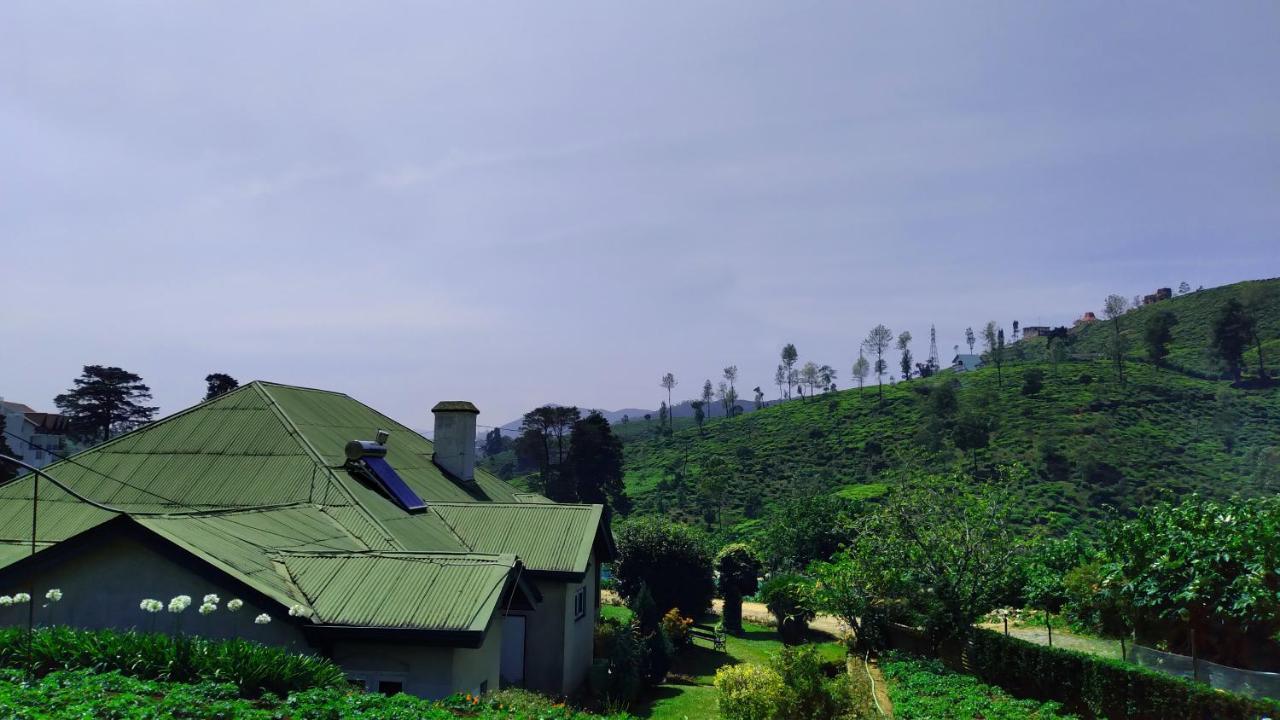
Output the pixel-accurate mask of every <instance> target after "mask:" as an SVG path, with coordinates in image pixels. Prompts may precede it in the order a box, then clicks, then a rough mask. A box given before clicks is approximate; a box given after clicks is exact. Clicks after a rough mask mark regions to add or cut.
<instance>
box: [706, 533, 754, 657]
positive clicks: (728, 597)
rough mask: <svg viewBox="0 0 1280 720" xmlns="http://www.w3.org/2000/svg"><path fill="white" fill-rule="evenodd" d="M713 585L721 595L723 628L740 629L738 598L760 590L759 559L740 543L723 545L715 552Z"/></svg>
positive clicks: (729, 629)
mask: <svg viewBox="0 0 1280 720" xmlns="http://www.w3.org/2000/svg"><path fill="white" fill-rule="evenodd" d="M716 572H717V573H718V577H717V583H716V584H717V586H718V587H719V590H720V597H722V598H724V612H723V622H724V627H725V630H727V631H728V632H731V633H734V634H740V633H741V632H742V598H743V596H749V595H753V594H755V592H756V591H757V590H759V589H760V586H759V580H758V576H759V574H760V560H759V559H758V558H757V557H756V556H755V553H753V552H752V551H751V548H749V547H747V546H746V545H744V544H742V543H733V544H730V545H725V546H724V547H723V548H721V549H720V552H719V553H718V554H717V555H716Z"/></svg>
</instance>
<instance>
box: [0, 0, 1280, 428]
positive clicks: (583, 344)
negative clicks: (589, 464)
mask: <svg viewBox="0 0 1280 720" xmlns="http://www.w3.org/2000/svg"><path fill="white" fill-rule="evenodd" d="M1277 28H1280V4H1276V3H1273V2H1225V3H1168V2H1159V3H1155V2H1151V3H1143V2H1133V3H1113V2H1096V3H1095V2H1062V3H1018V2H999V3H995V2H971V3H938V4H922V3H912V2H884V3H875V2H859V3H838V2H826V3H809V2H786V3H781V2H779V3H758V2H742V1H741V0H735V1H731V2H687V1H686V0H680V1H678V2H645V3H615V2H598V1H597V0H591V1H589V2H545V3H542V2H540V3H516V2H509V3H496V2H466V3H457V2H455V3H427V2H379V1H368V2H361V3H355V4H353V3H346V2H343V3H337V2H314V1H308V2H275V3H260V2H228V1H223V0H219V1H218V2H183V3H173V2H167V1H157V2H101V3H73V2H52V1H50V0H34V1H31V2H23V1H21V0H15V1H13V2H5V3H3V4H0V37H3V40H0V149H2V156H0V271H2V272H0V277H2V278H3V296H4V301H3V302H2V303H0V325H2V326H3V328H4V334H3V336H2V340H0V395H3V396H4V397H5V398H6V399H9V400H16V401H22V402H26V403H27V404H29V405H33V406H35V407H37V408H38V409H52V399H53V396H54V395H56V394H57V393H59V392H62V391H64V390H65V389H66V388H68V387H69V386H70V384H71V380H72V379H73V378H74V377H75V376H76V375H77V374H79V371H80V368H81V366H83V365H86V364H104V365H117V366H120V367H124V368H126V369H128V370H131V371H134V372H136V373H138V374H140V375H141V376H143V378H144V379H145V380H146V381H147V382H148V384H149V385H150V386H151V388H152V390H153V392H154V396H155V404H157V405H159V406H160V408H161V412H162V413H165V414H167V413H170V412H174V411H177V410H180V409H182V408H184V407H186V406H188V405H190V404H193V403H195V402H197V401H198V400H200V399H201V397H202V396H203V392H204V383H203V378H204V376H205V375H206V374H208V373H210V372H227V373H230V374H231V375H233V376H235V377H236V378H238V379H239V380H241V381H248V380H253V379H263V380H272V381H277V382H285V383H291V384H297V385H305V386H311V387H322V388H327V389H333V390H339V391H342V392H346V393H348V394H350V395H352V396H354V397H356V398H358V399H360V400H362V401H364V402H366V403H368V404H370V405H373V406H375V407H377V408H379V409H381V410H383V411H384V412H385V413H387V414H388V415H391V416H392V417H395V418H396V419H398V420H400V421H402V422H404V423H406V424H408V425H410V426H413V427H420V428H430V426H431V416H430V408H431V406H432V405H433V404H435V402H436V401H438V400H442V399H465V400H471V401H472V402H474V403H476V405H477V406H479V408H480V410H481V413H482V414H481V416H480V418H479V422H480V423H481V424H493V425H497V424H500V423H502V422H506V421H509V420H512V419H514V418H516V417H518V416H519V415H520V414H521V413H523V412H524V411H526V410H528V409H530V408H532V407H534V406H536V405H539V404H543V403H547V402H558V403H564V404H577V405H581V406H584V407H599V408H607V409H613V408H619V407H649V408H652V407H655V406H656V405H657V404H658V402H659V401H660V400H661V399H665V391H663V390H662V389H661V388H660V387H659V386H658V382H659V379H660V377H661V375H662V374H664V373H666V372H673V373H675V375H676V377H677V379H678V380H679V382H680V385H679V386H678V387H677V388H676V395H677V396H678V397H691V396H693V395H695V394H697V392H698V390H699V388H700V386H701V383H702V380H703V379H705V378H712V379H718V377H719V375H720V372H721V369H722V368H723V367H725V366H727V365H731V364H736V365H737V366H738V368H739V370H740V380H739V385H740V386H741V387H743V388H750V387H752V386H754V385H756V384H761V385H762V386H764V387H765V388H766V389H767V390H768V391H769V392H768V395H767V396H768V397H773V396H775V395H776V389H775V388H772V387H771V386H770V383H772V378H773V371H774V367H775V366H776V364H777V362H778V353H779V350H780V349H781V347H782V345H783V344H784V343H787V342H793V343H795V344H796V346H797V347H798V349H799V353H800V359H801V362H802V363H803V362H804V361H806V360H813V361H815V362H817V363H819V364H823V363H826V364H830V365H832V366H834V367H836V368H837V370H838V371H839V373H840V374H839V380H838V382H839V384H840V386H841V387H844V386H847V385H848V384H849V367H850V365H851V364H852V361H853V360H854V359H855V358H856V357H857V353H858V346H859V343H860V341H861V340H862V338H864V337H865V336H866V334H867V331H868V330H869V329H870V328H871V327H873V326H874V325H876V324H878V323H883V324H885V325H887V326H888V327H890V328H891V329H892V330H893V331H894V333H895V334H896V333H898V332H900V331H902V330H909V331H910V332H911V333H912V334H913V336H914V338H915V341H914V343H913V350H914V351H915V354H916V355H917V356H923V355H926V354H927V352H928V333H929V327H930V325H931V324H933V325H936V327H937V331H938V344H939V346H940V349H941V351H942V354H943V355H945V356H947V357H949V356H950V354H951V349H952V347H953V345H956V344H959V343H962V342H963V340H962V336H963V332H964V328H965V327H966V326H973V327H974V328H975V330H977V329H979V328H980V327H981V326H982V324H984V323H985V322H986V321H988V320H997V321H999V322H1000V323H1001V324H1004V325H1006V326H1007V325H1008V324H1010V323H1011V322H1012V321H1014V320H1019V321H1021V323H1022V324H1024V325H1031V324H1065V323H1069V322H1070V321H1071V320H1072V319H1073V318H1075V317H1078V316H1079V315H1080V314H1081V313H1082V312H1083V311H1085V310H1095V311H1096V310H1100V306H1101V305H1102V300H1103V298H1104V297H1105V296H1106V295H1107V294H1109V293H1120V294H1122V295H1125V296H1127V297H1131V296H1133V295H1135V294H1145V293H1150V292H1152V291H1153V290H1154V289H1155V288H1156V287H1160V286H1172V287H1177V285H1178V283H1180V282H1182V281H1186V282H1189V283H1190V284H1191V285H1192V286H1193V287H1195V286H1199V285H1203V286H1205V287H1212V286H1214V285H1220V284H1224V283H1229V282H1235V281H1238V280H1244V279H1252V278H1261V277H1274V276H1277V275H1280V229H1278V228H1280V82H1277V80H1276V78H1277V77H1280V33H1277ZM744 394H749V393H744Z"/></svg>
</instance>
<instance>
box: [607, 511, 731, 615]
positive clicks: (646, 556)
mask: <svg viewBox="0 0 1280 720" xmlns="http://www.w3.org/2000/svg"><path fill="white" fill-rule="evenodd" d="M617 539H618V558H617V560H615V561H614V563H613V573H614V577H615V578H617V583H618V591H619V592H620V593H621V594H622V596H623V597H625V598H628V599H631V598H634V597H635V596H636V595H637V594H638V593H639V592H640V588H641V586H645V587H648V588H649V592H650V593H652V595H653V600H654V603H655V604H656V605H657V606H658V607H659V608H661V609H662V610H661V611H665V610H666V609H669V608H673V607H675V608H680V614H681V615H684V616H686V617H692V618H697V617H702V615H703V614H704V613H705V612H706V611H707V609H708V608H709V607H711V596H712V595H713V594H714V585H713V582H712V577H711V552H710V550H709V549H708V546H707V540H706V537H705V536H704V535H703V534H702V533H701V532H700V531H698V530H696V529H695V528H691V527H688V526H686V525H681V524H678V523H673V522H670V521H667V520H662V519H659V518H641V519H638V520H633V521H631V522H628V523H626V524H625V525H623V526H622V527H621V528H620V529H619V530H618V532H617Z"/></svg>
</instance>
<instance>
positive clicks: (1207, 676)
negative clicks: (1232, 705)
mask: <svg viewBox="0 0 1280 720" xmlns="http://www.w3.org/2000/svg"><path fill="white" fill-rule="evenodd" d="M1125 659H1126V660H1128V661H1129V662H1131V663H1134V664H1135V665H1140V666H1142V667H1144V668H1147V669H1149V670H1158V671H1159V672H1162V673H1166V674H1168V675H1176V676H1178V677H1184V678H1187V679H1189V680H1199V681H1200V682H1205V683H1208V684H1209V685H1211V686H1213V687H1215V688H1217V689H1219V690H1227V691H1229V692H1233V693H1238V694H1240V695H1246V696H1248V697H1253V698H1280V673H1272V672H1262V671H1261V670H1241V669H1240V668H1233V667H1227V666H1226V665H1219V664H1217V663H1212V662H1209V661H1207V660H1199V659H1196V658H1192V657H1188V656H1186V655H1177V654H1175V653H1167V652H1161V651H1159V650H1153V649H1152V648H1149V647H1143V646H1141V645H1134V646H1132V647H1131V648H1130V649H1129V653H1128V656H1127V657H1126V658H1125Z"/></svg>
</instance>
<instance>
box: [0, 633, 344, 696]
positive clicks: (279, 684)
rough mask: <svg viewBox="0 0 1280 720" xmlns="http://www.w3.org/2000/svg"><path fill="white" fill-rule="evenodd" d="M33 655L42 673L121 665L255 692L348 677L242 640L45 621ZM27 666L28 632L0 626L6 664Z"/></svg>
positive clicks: (128, 670)
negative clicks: (79, 627)
mask: <svg viewBox="0 0 1280 720" xmlns="http://www.w3.org/2000/svg"><path fill="white" fill-rule="evenodd" d="M31 656H32V658H33V660H32V668H31V669H32V670H33V671H34V673H35V675H36V676H37V677H42V676H44V675H47V674H49V673H51V672H54V671H56V670H79V669H84V670H92V671H94V672H100V673H105V672H111V671H119V672H120V673H122V674H125V675H129V676H131V677H136V678H142V679H145V680H165V681H170V682H182V683H200V682H216V683H231V684H233V685H235V686H236V688H237V690H238V692H239V694H240V695H241V696H243V697H249V698H253V697H258V696H259V695H262V694H263V693H268V692H269V693H274V694H277V695H285V694H288V693H291V692H295V691H298V690H304V689H307V688H313V687H331V688H345V687H346V684H347V682H346V676H345V675H344V673H343V672H342V669H341V668H339V667H338V666H337V665H335V664H333V663H332V662H330V661H329V660H326V659H324V658H320V657H316V656H314V655H302V654H299V653H296V652H291V651H289V650H286V649H284V648H280V647H273V646H270V645H261V644H258V643H255V642H249V641H247V640H239V639H236V640H207V639H205V638H201V637H193V636H186V635H184V636H179V637H172V636H170V635H162V634H143V633H136V632H119V631H115V630H75V629H72V628H68V627H52V628H39V629H37V630H36V631H35V632H34V634H33V636H32V640H31ZM27 665H28V655H27V634H26V631H25V630H22V629H19V628H6V629H4V630H0V666H3V667H24V668H25V667H27Z"/></svg>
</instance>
